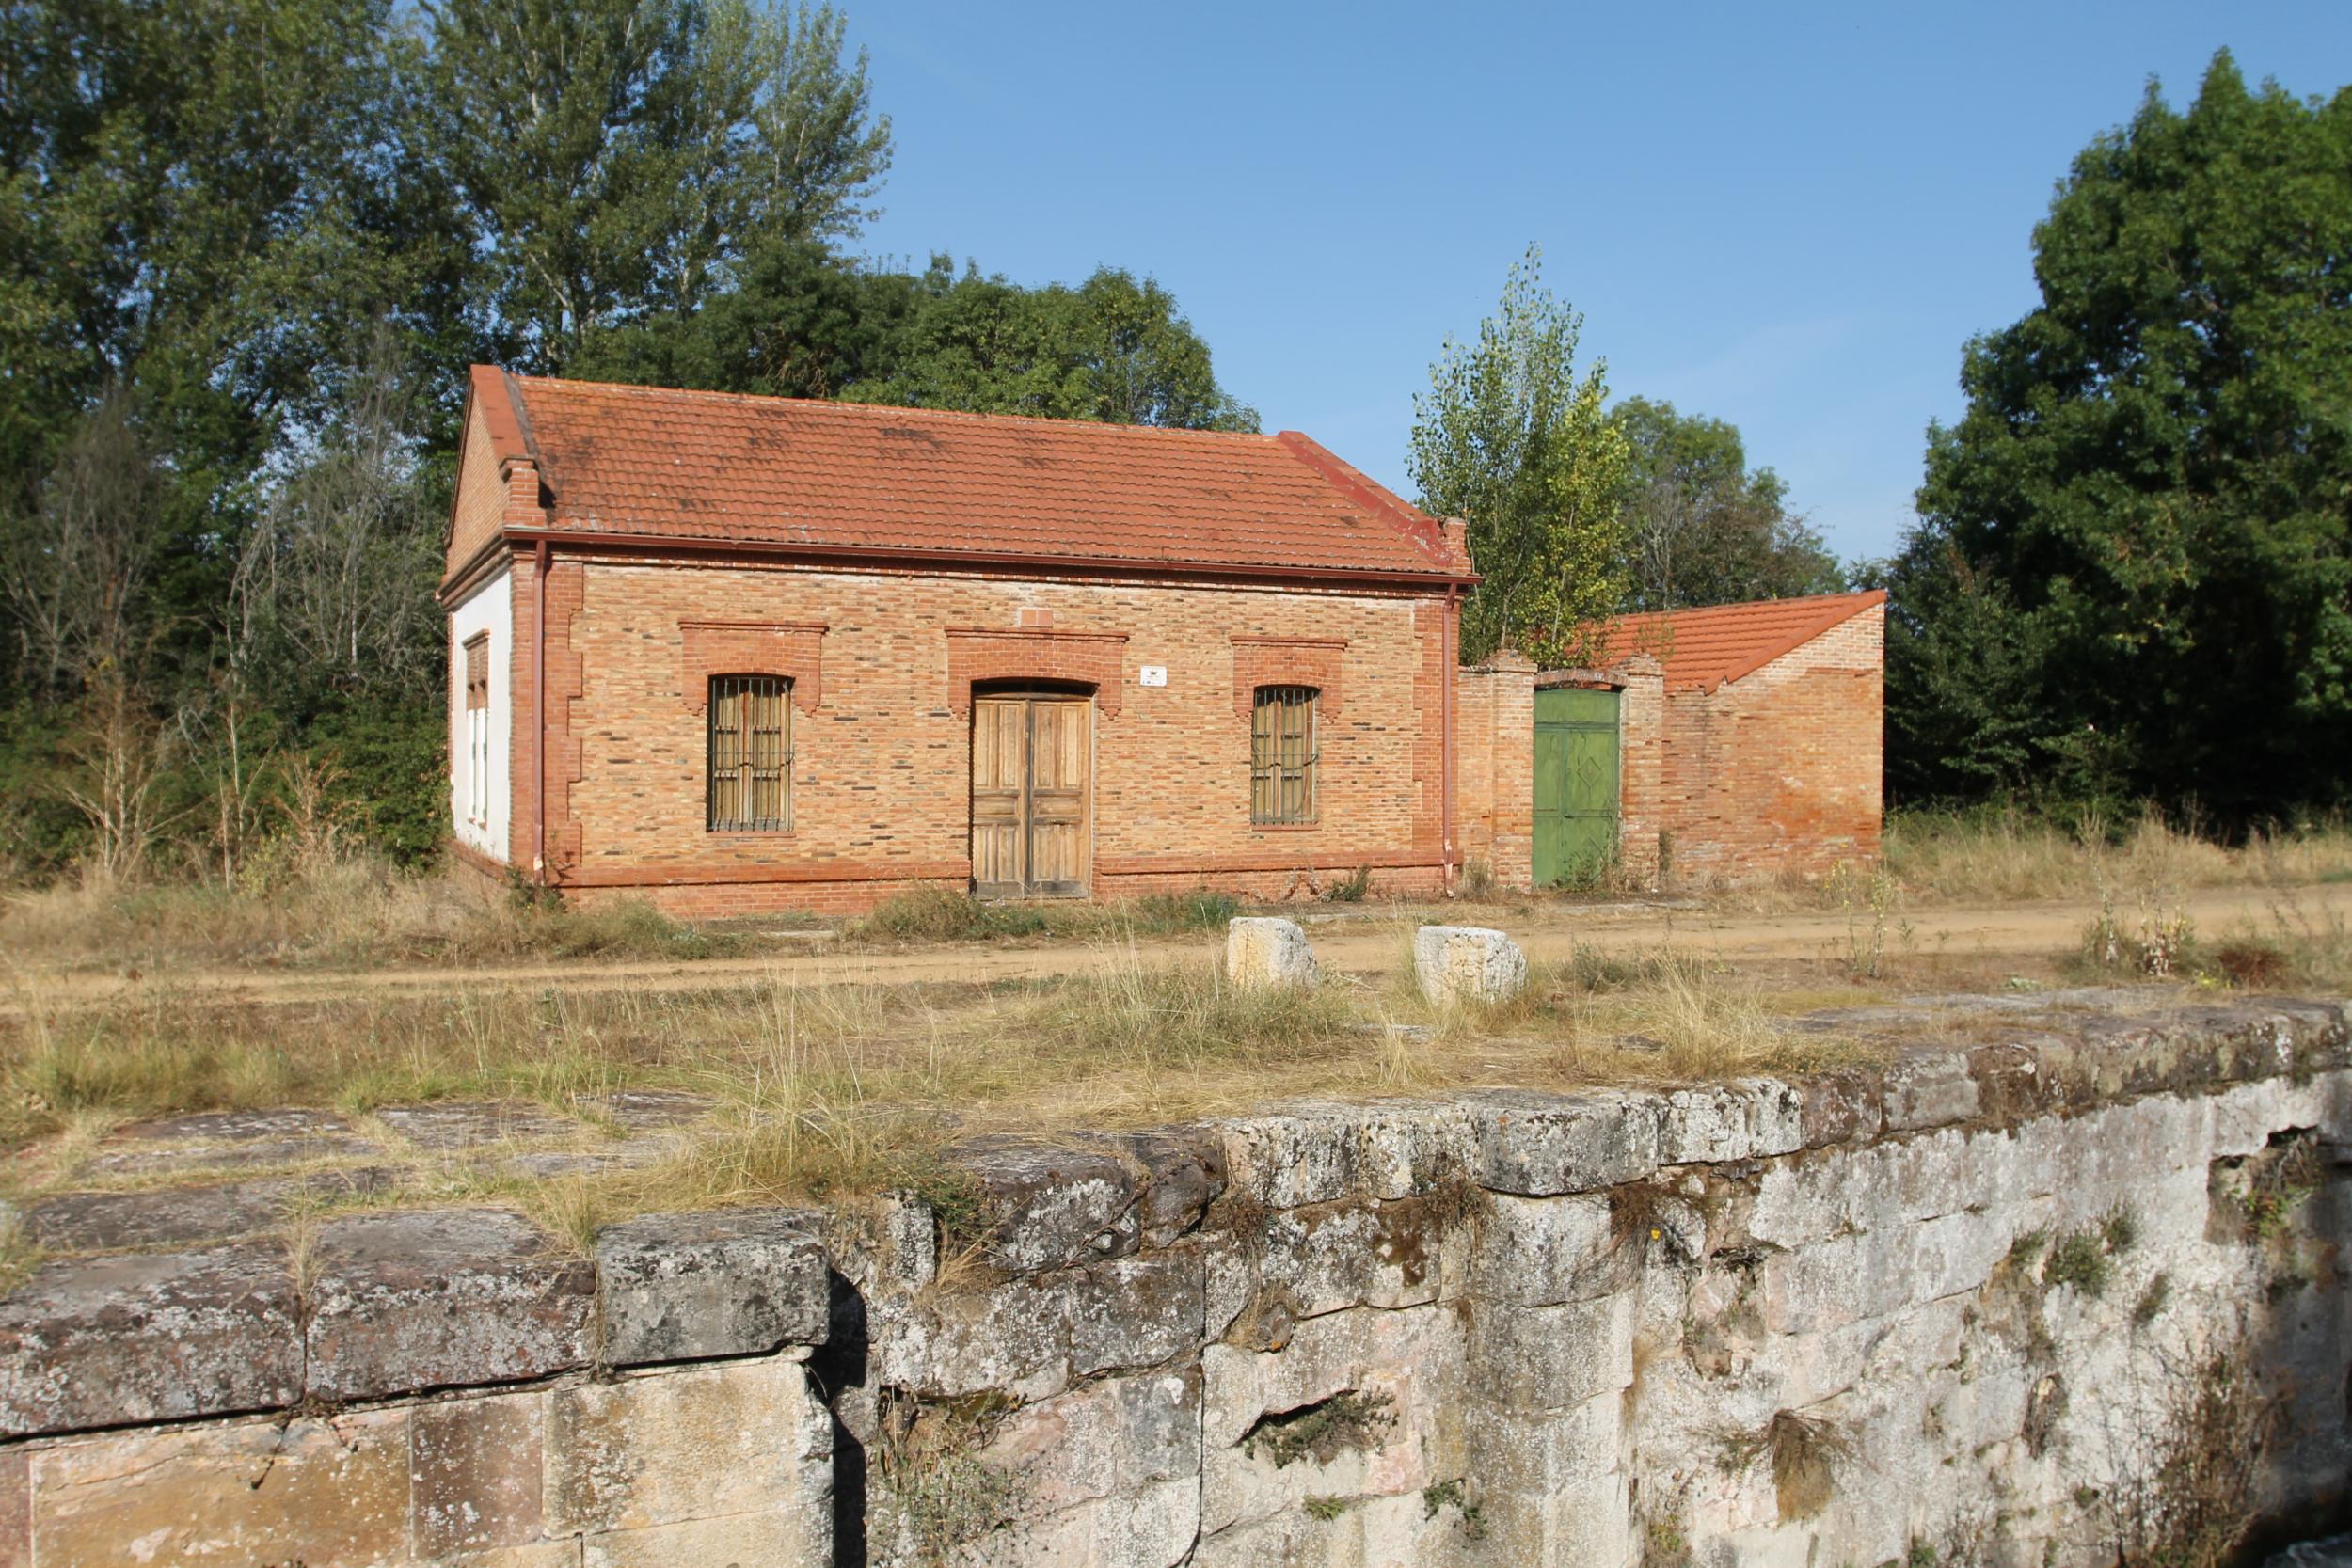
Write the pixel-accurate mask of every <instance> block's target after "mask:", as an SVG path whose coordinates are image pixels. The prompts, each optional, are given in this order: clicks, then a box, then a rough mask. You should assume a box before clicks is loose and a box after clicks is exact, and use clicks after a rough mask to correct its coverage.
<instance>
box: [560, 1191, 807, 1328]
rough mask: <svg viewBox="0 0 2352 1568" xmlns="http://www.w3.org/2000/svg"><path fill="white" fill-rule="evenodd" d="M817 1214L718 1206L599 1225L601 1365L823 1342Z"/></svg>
mask: <svg viewBox="0 0 2352 1568" xmlns="http://www.w3.org/2000/svg"><path fill="white" fill-rule="evenodd" d="M816 1220H817V1216H815V1215H812V1214H809V1213H807V1212H803V1211H800V1210H793V1209H727V1210H720V1211H716V1212H706V1213H686V1214H648V1215H646V1216H644V1218H642V1219H634V1220H630V1221H628V1222H627V1223H625V1224H621V1225H615V1226H609V1227H606V1228H605V1229H604V1230H603V1231H602V1232H601V1233H599V1234H598V1235H597V1237H596V1289H597V1291H598V1292H599V1296H600V1299H601V1303H602V1307H603V1319H604V1359H605V1361H606V1363H607V1364H608V1365H611V1366H615V1367H635V1366H644V1365H646V1364H648V1363H652V1362H659V1361H701V1360H707V1359H709V1358H710V1357H713V1356H721V1355H764V1354H768V1353H770V1352H771V1351H774V1350H777V1349H779V1348H781V1347H783V1346H785V1345H817V1344H822V1343H823V1342H824V1340H825V1335H826V1330H827V1327H828V1321H829V1318H830V1316H831V1312H832V1280H831V1275H830V1273H829V1271H828V1270H827V1268H826V1263H825V1254H824V1249H823V1248H822V1247H821V1246H820V1245H818V1241H817V1238H816V1236H815V1234H814V1228H815V1225H816Z"/></svg>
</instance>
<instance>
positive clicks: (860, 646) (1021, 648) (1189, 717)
mask: <svg viewBox="0 0 2352 1568" xmlns="http://www.w3.org/2000/svg"><path fill="white" fill-rule="evenodd" d="M517 586H518V589H519V592H518V593H517V594H516V618H515V619H516V631H515V639H514V641H515V642H516V663H517V666H518V669H517V672H516V689H517V690H518V691H520V692H522V693H523V694H524V701H523V702H522V703H521V704H519V705H518V706H522V707H527V706H528V704H529V692H530V690H531V677H530V640H531V637H532V615H533V612H534V604H533V591H532V582H531V572H530V568H529V565H528V563H527V562H526V563H525V565H524V566H523V568H522V570H520V571H518V573H517ZM547 592H548V633H549V636H548V660H547V664H548V669H547V682H548V704H549V711H548V720H549V736H548V764H547V773H548V782H547V796H548V858H549V860H550V862H551V863H552V865H553V866H554V868H555V873H556V876H557V879H559V880H560V881H562V882H563V883H564V884H565V885H566V886H567V887H570V888H573V889H576V890H578V891H579V892H580V894H581V895H584V896H589V897H604V896H612V895H621V894H627V895H645V896H651V897H653V898H655V899H656V900H657V901H658V902H660V903H661V904H662V905H663V906H664V907H666V908H670V909H673V910H675V911H677V912H680V913H691V914H721V913H737V912H755V911H762V910H771V909H779V908H801V909H825V910H854V909H858V908H862V907H865V906H866V905H869V904H871V903H873V902H875V901H877V900H878V899H880V898H882V897H883V896H886V895H889V894H890V893H892V892H895V891H898V890H899V889H901V888H905V887H909V886H914V885H919V884H923V883H942V884H946V885H953V886H961V885H962V884H963V883H964V881H965V879H967V878H968V876H969V874H970V866H969V849H970V845H969V826H968V823H969V802H970V770H971V761H970V737H971V727H970V715H969V707H968V702H969V690H970V683H971V682H972V681H974V680H986V679H992V678H1007V677H1019V676H1033V677H1039V678H1046V677H1063V678H1078V679H1093V680H1099V681H1100V682H1101V687H1102V689H1101V691H1100V693H1099V695H1098V700H1097V702H1096V705H1095V717H1094V745H1095V767H1094V780H1095V795H1094V822H1095V827H1094V890H1095V892H1096V893H1097V894H1098V895H1110V896H1118V895H1126V894H1131V893H1136V892H1144V891H1152V890H1159V889H1183V888H1191V887H1196V886H1201V885H1208V886H1213V887H1217V888H1223V889H1230V890H1232V891H1234V892H1237V893H1244V894H1248V895H1260V896H1275V895H1281V894H1282V893H1284V892H1285V891H1286V890H1287V891H1300V890H1304V889H1306V888H1308V887H1310V886H1313V885H1321V884H1323V883H1324V882H1326V881H1327V880H1328V879H1329V878H1330V877H1331V876H1333V875H1336V874H1339V873H1343V872H1344V871H1345V870H1347V869H1348V868H1351V867H1354V866H1357V865H1370V866H1372V867H1373V868H1374V872H1375V882H1376V884H1377V885H1380V886H1383V887H1392V888H1400V889H1402V888H1418V889H1425V888H1429V887H1434V886H1437V885H1438V884H1439V882H1440V881H1441V878H1442V872H1441V855H1440V847H1439V839H1440V822H1439V812H1440V809H1441V785H1442V778H1441V775H1442V768H1441V767H1440V766H1439V746H1440V741H1441V732H1440V718H1441V716H1440V713H1439V710H1438V700H1439V695H1440V690H1441V673H1442V672H1443V671H1444V670H1445V669H1446V668H1447V667H1448V663H1449V662H1450V657H1451V652H1452V636H1453V632H1452V626H1451V623H1450V621H1449V619H1448V616H1447V612H1446V608H1445V606H1444V604H1443V602H1442V601H1434V600H1427V599H1416V598H1414V597H1410V596H1406V595H1402V594H1399V595H1386V594H1373V593H1351V594H1318V593H1302V592H1295V591H1273V590H1262V589H1255V588H1243V587H1233V586H1226V585H1215V584H1208V583H1195V584H1177V585H1158V584H1136V583H1127V584H1111V583H1103V582H1095V581H1086V580H1076V579H1073V580H1012V579H1004V578H983V577H978V576H971V577H951V576H944V575H928V574H916V573H894V572H880V571H873V572H860V571H823V570H811V569H806V568H787V567H774V568H771V567H764V566H755V565H701V564H687V563H676V562H665V563H650V562H639V561H629V560H622V559H582V558H581V557H579V556H576V555H571V554H559V555H558V557H557V558H556V562H555V565H554V568H553V571H552V573H551V575H550V577H549V578H548V589H547ZM713 626H725V627H727V628H729V629H728V630H727V631H726V632H724V633H723V634H714V633H713V632H712V631H710V630H709V629H707V628H710V627H713ZM761 626H779V627H785V628H788V630H787V631H785V632H781V633H779V634H777V637H776V638H767V639H763V636H762V634H761V633H760V632H759V631H758V630H757V628H758V627H761ZM818 628H821V629H818ZM714 638H716V645H718V646H720V647H722V648H724V647H728V646H733V647H739V648H740V647H751V648H756V647H759V646H763V645H770V644H773V645H778V646H783V645H786V644H787V643H788V645H789V646H790V647H791V648H792V650H793V657H794V660H795V661H796V669H795V670H794V671H789V672H775V673H792V674H796V675H800V676H801V678H807V676H806V675H804V674H802V672H803V670H805V671H809V672H814V673H816V674H817V677H818V684H819V686H820V692H819V693H818V697H817V700H816V701H815V702H814V703H813V704H804V703H803V702H802V701H798V700H796V702H795V703H794V705H793V714H792V722H793V734H792V746H793V760H792V795H793V809H792V827H791V828H790V829H789V830H787V831H785V832H771V833H711V832H707V831H706V829H705V825H704V824H705V796H704V788H705V773H706V729H705V722H706V721H705V715H704V713H703V711H702V689H701V684H700V683H701V682H703V681H704V680H706V679H707V676H708V675H709V674H710V673H765V672H759V671H750V670H746V671H739V672H717V671H714V670H713V668H712V667H711V665H710V657H711V649H712V647H713V646H714ZM1121 639H1123V641H1121ZM1236 639H1238V640H1239V641H1238V642H1237V641H1236ZM1237 659H1238V660H1239V661H1241V665H1242V667H1243V669H1244V670H1245V671H1246V672H1248V673H1253V674H1254V673H1259V672H1266V673H1277V674H1284V673H1287V674H1290V675H1295V674H1304V673H1325V674H1327V673H1330V672H1331V671H1333V670H1334V669H1335V668H1336V671H1337V673H1338V675H1339V684H1340V687H1341V689H1342V692H1343V700H1342V701H1341V702H1340V703H1338V704H1335V705H1333V707H1332V709H1331V710H1329V711H1326V712H1324V713H1323V714H1322V715H1321V721H1320V742H1321V746H1320V762H1319V769H1320V776H1319V779H1318V794H1319V802H1320V809H1319V814H1318V817H1319V819H1318V820H1317V821H1316V822H1315V823H1313V824H1311V825H1307V826H1297V827H1291V826H1284V827H1258V826H1253V825H1252V824H1251V823H1250V821H1249V787H1248V784H1249V719H1248V712H1247V710H1246V707H1245V706H1244V705H1241V704H1237V703H1236V701H1235V700H1234V682H1235V672H1236V660H1237ZM1144 665H1158V666H1163V667H1165V668H1166V670H1167V671H1168V684H1167V685H1166V686H1164V687H1143V686H1141V685H1139V684H1138V680H1137V676H1138V673H1139V671H1140V669H1141V667H1142V666H1144ZM801 695H802V694H800V693H797V692H796V698H798V697H800V696H801ZM525 723H526V724H527V723H528V718H527V716H526V718H525ZM516 775H517V784H516V796H517V800H516V813H515V822H516V840H515V845H516V853H515V859H516V863H518V864H524V865H528V864H529V863H530V857H531V853H532V842H533V840H532V820H533V819H532V804H533V800H532V799H530V798H532V797H535V790H536V784H535V782H534V780H535V775H534V774H533V772H532V757H531V753H530V741H529V738H528V737H527V736H526V737H523V738H522V740H521V742H520V743H519V744H518V745H517V747H516Z"/></svg>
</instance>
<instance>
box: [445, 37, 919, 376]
mask: <svg viewBox="0 0 2352 1568" xmlns="http://www.w3.org/2000/svg"><path fill="white" fill-rule="evenodd" d="M425 14H426V16H427V17H428V19H429V40H430V53H429V55H428V57H427V63H426V65H425V69H424V75H425V80H426V82H427V83H428V90H427V91H426V92H425V93H424V94H423V95H422V97H423V102H424V104H425V105H426V113H425V122H426V127H427V134H426V138H425V140H426V146H427V148H428V149H429V150H430V153H431V155H432V159H433V162H434V165H435V166H437V168H438V169H439V170H441V171H442V172H443V173H444V174H445V175H446V178H447V179H448V181H449V182H450V186H451V188H452V189H453V191H455V192H456V193H457V197H458V199H459V201H460V202H461V203H462V205H463V208H464V212H465V216H466V220H467V222H468V224H469V228H470V230H471V236H470V237H471V238H472V239H473V241H474V245H475V249H476V252H477V254H478V255H479V256H480V257H481V258H482V266H483V274H484V276H483V277H481V278H480V284H481V287H482V288H483V290H484V292H485V294H486V298H485V300H484V301H483V305H484V308H485V309H486V312H487V320H486V324H485V325H486V327H487V330H488V336H489V341H490V343H491V344H492V345H493V348H494V356H495V357H497V358H498V359H500V360H501V361H502V362H504V363H507V364H510V365H512V366H514V367H516V368H518V369H529V370H533V371H539V372H548V373H556V372H563V371H564V370H565V369H566V368H567V367H568V366H570V365H571V364H572V362H573V361H574V360H575V359H577V358H579V357H580V356H581V355H582V354H583V353H586V352H588V351H589V350H590V349H591V348H592V347H593V346H594V345H595V344H596V341H597V340H598V339H599V338H600V337H601V336H602V335H603V334H605V333H608V332H611V331H612V330H613V329H615V328H618V327H624V326H627V325H629V324H631V323H635V322H639V321H643V320H645V319H646V318H648V317H650V316H653V315H655V314H657V313H659V312H664V311H666V312H670V313H671V314H673V315H675V316H678V317H690V316H691V315H692V314H693V312H694V311H695V310H696V309H698V308H699V307H700V306H701V305H702V304H703V303H704V302H705V301H706V300H708V299H710V298H711V297H713V296H714V295H718V294H722V293H726V292H728V291H729V290H731V289H732V288H733V287H734V285H735V284H736V282H737V281H738V280H739V278H740V277H742V276H743V275H744V273H745V271H746V269H748V268H753V267H756V266H758V265H759V264H761V262H762V261H764V260H765V259H766V258H767V257H768V255H769V253H770V252H771V250H772V249H774V248H775V247H777V246H783V245H794V244H796V243H799V242H805V241H809V240H825V239H831V238H835V237H839V236H844V235H848V234H852V233H854V232H855V231H856V230H857V229H858V227H859V226H860V225H861V224H862V223H863V222H864V221H865V220H866V218H867V217H868V216H870V215H871V206H870V204H871V199H872V197H873V194H874V192H875V190H876V189H877V187H878V186H879V184H880V182H881V181H882V176H883V175H884V174H885V173H886V172H887V171H888V169H889V167H890V120H889V118H888V117H887V116H877V115H875V114H874V113H873V110H872V106H871V89H870V87H869V86H868V84H867V81H866V55H864V53H863V52H861V53H860V54H859V55H857V57H856V59H855V60H854V61H852V62H847V63H845V62H844V60H843V57H842V51H843V28H844V24H843V20H842V18H841V16H840V14H839V13H838V12H836V11H834V9H833V8H831V7H820V8H816V9H813V10H812V9H810V8H807V7H806V6H802V7H800V8H790V7H788V6H786V5H782V4H762V3H755V0H708V3H707V4H694V3H676V0H674V3H668V4H663V3H659V0H432V3H431V4H429V5H427V7H426V10H425Z"/></svg>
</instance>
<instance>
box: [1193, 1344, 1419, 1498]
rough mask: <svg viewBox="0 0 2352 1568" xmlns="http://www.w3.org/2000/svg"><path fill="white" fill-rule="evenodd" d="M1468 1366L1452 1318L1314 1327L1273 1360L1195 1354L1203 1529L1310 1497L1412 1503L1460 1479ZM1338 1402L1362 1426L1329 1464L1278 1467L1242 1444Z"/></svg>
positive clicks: (1272, 1457)
mask: <svg viewBox="0 0 2352 1568" xmlns="http://www.w3.org/2000/svg"><path fill="white" fill-rule="evenodd" d="M1464 1356H1465V1351H1464V1345H1463V1337H1462V1322H1461V1316H1460V1314H1459V1313H1458V1312H1457V1311H1456V1310H1455V1309H1454V1307H1450V1306H1430V1307H1407V1308H1405V1309H1403V1310H1401V1311H1382V1310H1377V1309H1374V1308H1359V1309H1358V1310H1354V1311H1348V1312H1334V1313H1330V1314H1328V1315H1327V1316H1324V1317H1320V1318H1311V1319H1309V1320H1307V1321H1306V1322H1304V1323H1299V1324H1298V1325H1297V1331H1296V1333H1295V1336H1294V1337H1293V1338H1292V1339H1291V1340H1290V1342H1289V1344H1288V1345H1287V1346H1286V1347H1285V1348H1284V1349H1282V1350H1280V1351H1273V1352H1258V1351H1250V1350H1245V1349H1242V1348H1240V1347H1237V1346H1232V1345H1211V1346H1210V1347H1208V1349H1207V1350H1205V1351H1204V1352H1202V1354H1201V1375H1202V1379H1203V1385H1202V1387H1203V1393H1202V1412H1201V1426H1202V1434H1203V1440H1204V1443H1205V1449H1204V1452H1203V1455H1202V1482H1201V1524H1202V1528H1203V1529H1204V1530H1208V1531H1216V1530H1220V1529H1224V1528H1228V1527H1230V1526H1232V1524H1234V1523H1236V1522H1238V1521H1240V1520H1243V1519H1252V1518H1264V1517H1268V1516H1271V1515H1274V1514H1278V1513H1287V1512H1295V1510H1297V1509H1298V1508H1299V1507H1300V1506H1301V1505H1302V1504H1303V1503H1304V1501H1305V1499H1306V1498H1308V1497H1319V1496H1356V1495H1365V1494H1396V1493H1406V1492H1411V1493H1415V1494H1418V1493H1419V1492H1420V1491H1421V1490H1422V1488H1423V1487H1425V1486H1427V1485H1429V1484H1430V1483H1431V1482H1432V1481H1437V1480H1438V1479H1440V1478H1441V1477H1442V1476H1446V1475H1455V1474H1459V1473H1460V1460H1461V1445H1460V1441H1459V1434H1458V1422H1457V1419H1456V1412H1457V1409H1458V1402H1459V1393H1460V1389H1461V1387H1462V1385H1463V1381H1464V1377H1465V1370H1464V1369H1465V1361H1464ZM1343 1396H1349V1397H1352V1399H1353V1400H1354V1401H1356V1402H1359V1407H1361V1408H1364V1409H1365V1410H1366V1412H1367V1416H1368V1419H1367V1420H1366V1422H1365V1423H1364V1424H1363V1425H1362V1426H1361V1428H1360V1429H1359V1430H1358V1431H1356V1432H1355V1433H1352V1434H1351V1435H1350V1436H1348V1437H1347V1438H1346V1439H1345V1440H1343V1441H1340V1442H1338V1443H1336V1444H1335V1445H1334V1446H1333V1447H1332V1448H1331V1449H1330V1451H1329V1453H1328V1455H1327V1456H1323V1455H1318V1454H1315V1453H1305V1454H1295V1455H1291V1456H1289V1458H1290V1462H1289V1463H1288V1464H1283V1463H1280V1460H1279V1456H1278V1454H1277V1453H1276V1452H1275V1451H1274V1450H1273V1449H1271V1448H1269V1447H1268V1446H1267V1445H1266V1444H1263V1443H1253V1442H1251V1441H1250V1440H1249V1439H1250V1437H1251V1434H1252V1433H1253V1432H1255V1431H1256V1430H1257V1429H1258V1428H1259V1427H1260V1426H1261V1424H1262V1423H1263V1422H1265V1421H1266V1420H1268V1419H1269V1418H1283V1417H1295V1416H1296V1414H1297V1413H1299V1412H1302V1411H1307V1410H1310V1409H1311V1407H1314V1406H1317V1405H1320V1404H1324V1403H1327V1402H1331V1401H1333V1400H1335V1399H1337V1398H1340V1397H1343Z"/></svg>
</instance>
